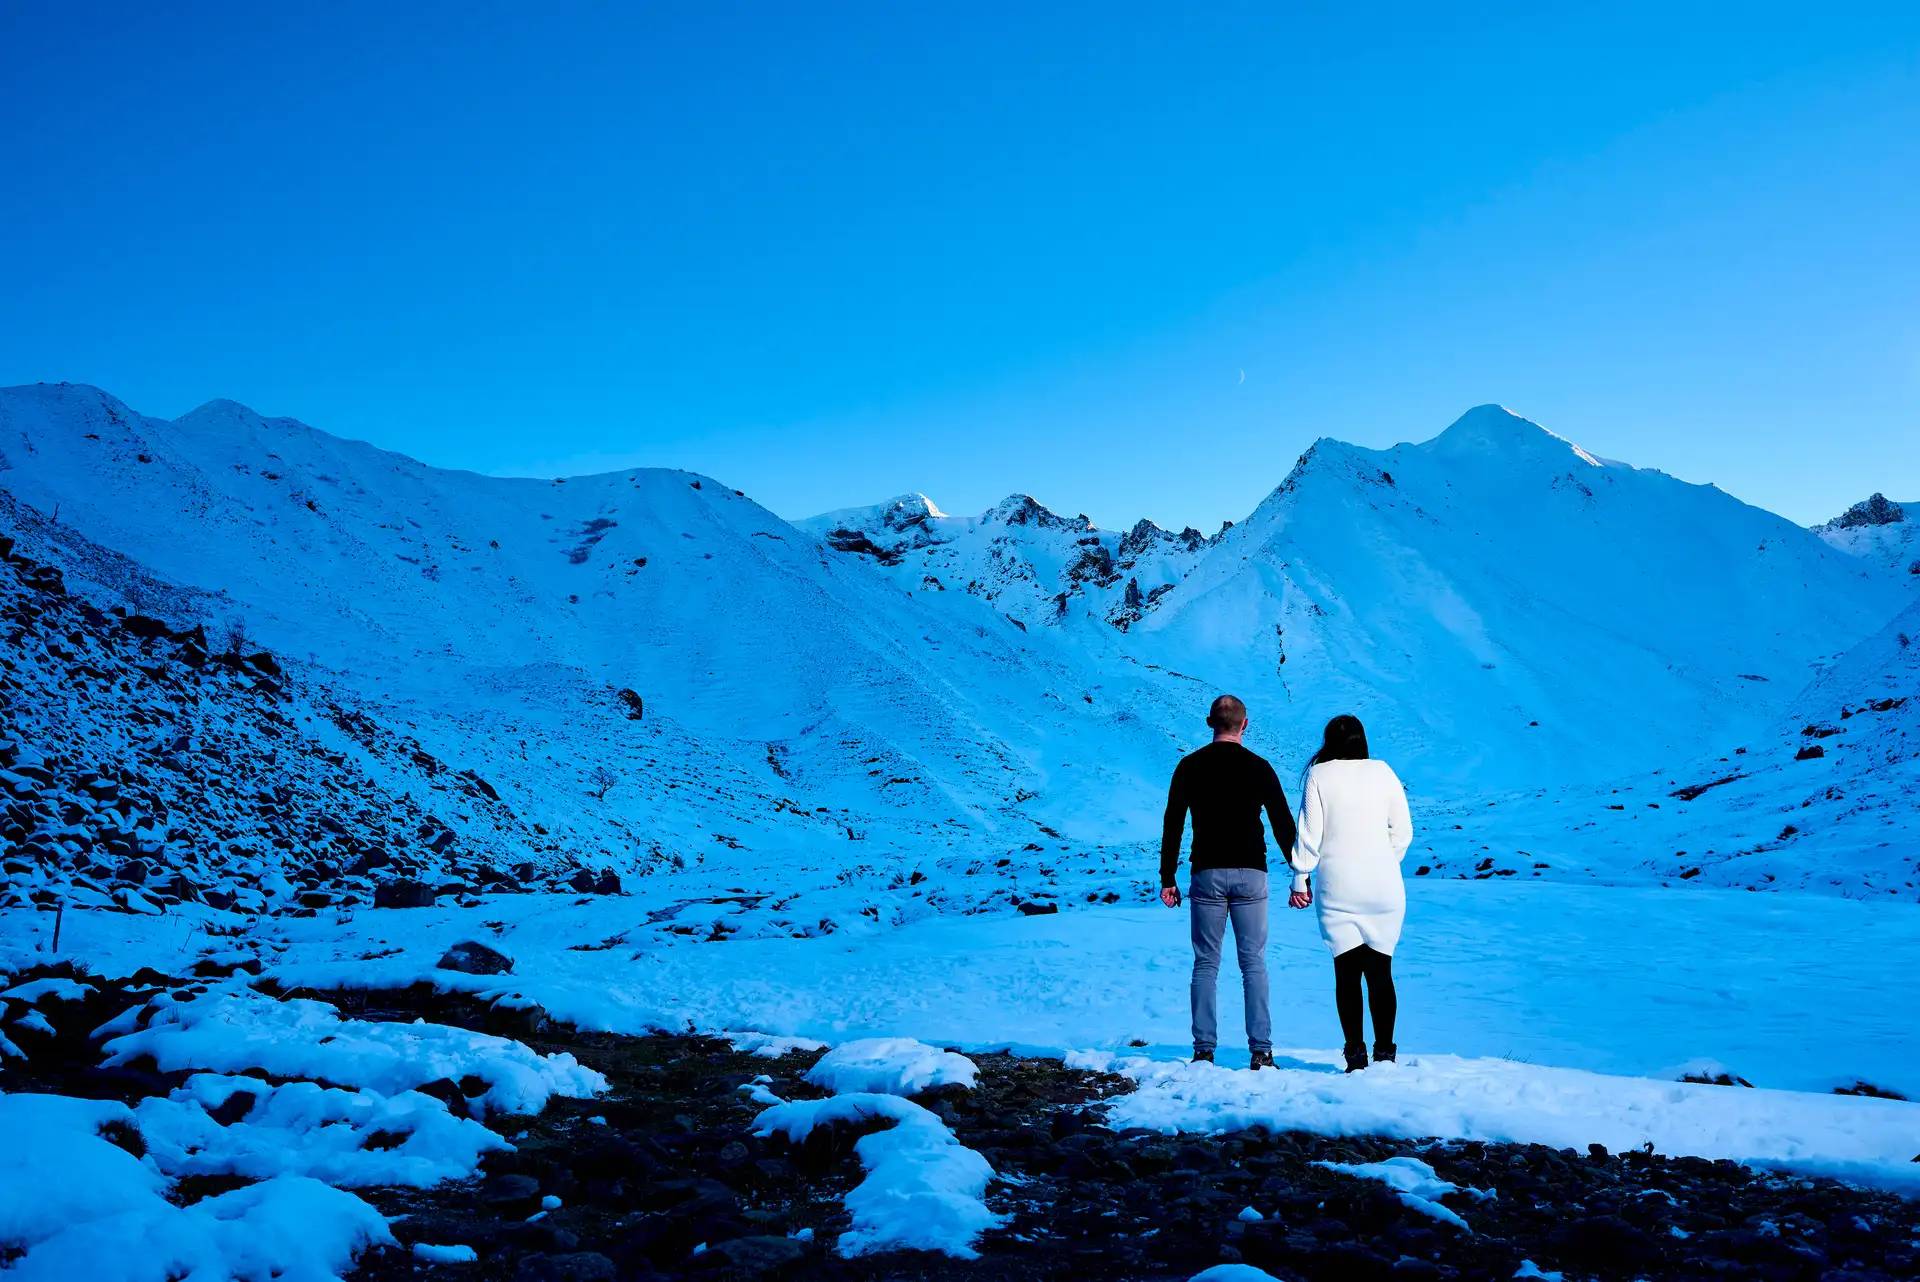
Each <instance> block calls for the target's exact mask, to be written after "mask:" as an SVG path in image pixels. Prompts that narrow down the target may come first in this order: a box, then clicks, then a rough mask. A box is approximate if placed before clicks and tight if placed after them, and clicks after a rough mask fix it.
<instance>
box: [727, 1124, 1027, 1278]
mask: <svg viewBox="0 0 1920 1282" xmlns="http://www.w3.org/2000/svg"><path fill="white" fill-rule="evenodd" d="M874 1121H891V1122H892V1123H893V1125H892V1126H891V1127H890V1128H888V1129H886V1130H882V1131H876V1132H874V1133H873V1134H870V1135H864V1136H862V1137H861V1138H860V1140H859V1141H858V1142H857V1143H856V1144H855V1145H854V1152H855V1154H857V1155H858V1156H859V1158H860V1163H861V1165H862V1166H863V1167H865V1168H866V1172H867V1175H866V1178H865V1179H864V1180H862V1181H861V1182H860V1183H859V1184H858V1185H857V1186H855V1187H854V1189H853V1190H852V1191H851V1192H849V1193H848V1194H847V1210H848V1212H849V1213H851V1215H852V1216H853V1227H852V1228H851V1229H849V1230H848V1231H847V1232H846V1233H843V1234H842V1235H841V1236H840V1241H839V1245H838V1250H839V1251H840V1254H842V1255H846V1256H857V1255H867V1254H871V1253H872V1252H874V1251H884V1250H895V1249H909V1250H921V1251H939V1252H942V1253H944V1254H947V1255H951V1256H954V1257H956V1258H959V1259H965V1260H970V1259H973V1258H975V1257H976V1256H977V1255H978V1254H979V1252H978V1251H976V1250H975V1249H974V1246H973V1243H974V1240H975V1239H976V1238H978V1237H979V1236H980V1234H982V1233H984V1232H986V1231H987V1230H988V1229H990V1228H993V1227H994V1226H995V1225H997V1224H999V1223H1001V1222H1002V1218H1003V1217H1001V1216H999V1215H997V1214H995V1213H994V1212H992V1211H990V1210H988V1209H987V1205H986V1203H985V1202H984V1201H983V1200H982V1198H983V1195H984V1194H985V1193H986V1190H987V1185H988V1184H989V1183H990V1182H991V1181H992V1179H993V1168H992V1167H991V1166H989V1165H988V1164H987V1160H986V1159H985V1158H983V1157H981V1156H980V1155H979V1154H978V1153H976V1152H974V1151H973V1150H972V1149H970V1148H967V1147H965V1146H964V1145H962V1144H961V1143H960V1142H959V1141H958V1140H957V1139H955V1138H954V1135H953V1132H952V1131H950V1130H948V1129H947V1127H946V1124H945V1123H944V1122H942V1121H941V1120H940V1119H939V1118H938V1117H936V1116H934V1115H933V1114H932V1113H930V1112H928V1111H927V1110H926V1109H924V1108H922V1107H921V1106H920V1105H918V1104H915V1103H914V1102H913V1101H911V1100H907V1099H902V1098H900V1097H899V1096H897V1095H874V1094H849V1095H836V1096H834V1097H832V1098H830V1099H824V1100H795V1101H793V1102H792V1103H786V1104H779V1105H776V1106H774V1107H772V1108H769V1109H768V1110H766V1111H765V1112H764V1113H762V1114H760V1116H759V1117H758V1118H757V1119H756V1120H755V1122H754V1133H755V1134H757V1135H762V1136H767V1135H775V1134H779V1135H784V1136H786V1138H787V1140H788V1141H789V1142H791V1143H799V1142H800V1141H801V1140H804V1139H805V1138H806V1137H807V1136H808V1134H810V1133H811V1132H812V1131H813V1129H814V1128H815V1127H817V1126H824V1125H833V1124H843V1125H854V1126H858V1125H865V1124H867V1123H870V1122H874Z"/></svg>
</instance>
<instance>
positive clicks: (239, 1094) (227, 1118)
mask: <svg viewBox="0 0 1920 1282" xmlns="http://www.w3.org/2000/svg"><path fill="white" fill-rule="evenodd" d="M253 1105H254V1095H253V1092H252V1091H244V1090H243V1091H235V1092H234V1093H233V1094H231V1095H229V1096H227V1098H226V1099H225V1100H224V1101H223V1102H222V1103H221V1104H220V1106H219V1107H218V1108H210V1109H208V1110H207V1116H208V1117H211V1118H212V1119H213V1120H214V1121H216V1122H218V1123H220V1125H222V1126H232V1125H233V1124H234V1123H235V1122H238V1121H240V1120H241V1119H243V1118H245V1117H246V1115H247V1114H249V1113H251V1112H253Z"/></svg>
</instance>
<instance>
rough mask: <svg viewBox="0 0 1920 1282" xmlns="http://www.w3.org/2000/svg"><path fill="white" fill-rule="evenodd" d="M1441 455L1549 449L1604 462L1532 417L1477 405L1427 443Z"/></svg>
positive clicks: (1596, 463) (1594, 462)
mask: <svg viewBox="0 0 1920 1282" xmlns="http://www.w3.org/2000/svg"><path fill="white" fill-rule="evenodd" d="M1426 445H1427V448H1428V449H1430V450H1432V451H1433V452H1434V453H1437V454H1447V455H1456V456H1457V455H1468V454H1515V453H1523V452H1524V453H1538V452H1542V451H1546V450H1553V451H1561V450H1567V451H1571V452H1572V453H1573V454H1575V455H1577V456H1578V457H1579V458H1580V460H1581V461H1582V462H1585V463H1587V464H1589V465H1591V466H1593V467H1599V466H1601V463H1600V460H1599V459H1597V458H1595V457H1594V456H1593V455H1591V454H1589V453H1587V451H1585V450H1583V449H1581V448H1580V447H1579V446H1578V445H1575V444H1574V443H1573V442H1572V441H1569V440H1568V439H1567V438H1566V437H1564V436H1561V435H1560V434H1559V433H1557V432H1551V431H1548V430H1547V429H1546V428H1544V427H1542V426H1540V425H1539V424H1538V423H1536V422H1534V421H1533V420H1532V419H1530V418H1523V417H1522V416H1520V415H1518V414H1515V413H1514V412H1513V411H1512V410H1510V409H1508V408H1507V407H1506V406H1504V405H1495V404H1491V403H1489V404H1486V405H1476V406H1474V407H1473V408H1472V409H1470V410H1468V411H1467V412H1466V413H1464V414H1462V415H1461V416H1460V417H1459V418H1457V419H1455V420H1454V421H1453V423H1452V425H1451V426H1449V427H1448V428H1447V430H1446V431H1444V432H1442V433H1440V435H1438V436H1436V437H1434V438H1433V439H1432V440H1430V441H1428V442H1427V443H1426Z"/></svg>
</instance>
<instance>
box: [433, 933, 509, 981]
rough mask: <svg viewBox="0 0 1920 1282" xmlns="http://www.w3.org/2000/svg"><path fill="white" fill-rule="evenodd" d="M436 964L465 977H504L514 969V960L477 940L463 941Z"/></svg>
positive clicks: (450, 949)
mask: <svg viewBox="0 0 1920 1282" xmlns="http://www.w3.org/2000/svg"><path fill="white" fill-rule="evenodd" d="M436 964H437V965H438V966H439V967H440V969H442V970H457V971H459V972H460V973H461V974H463V975H504V974H506V973H507V972H508V971H510V970H512V969H513V958H511V957H509V956H507V955H506V954H505V953H503V952H501V951H500V950H499V949H497V948H489V947H488V946H487V945H485V944H483V943H481V942H480V941H479V940H477V939H463V940H461V941H460V942H459V943H457V944H455V945H454V946H453V947H451V948H449V949H447V951H446V952H445V954H443V955H442V956H441V958H440V960H439V962H438V963H436Z"/></svg>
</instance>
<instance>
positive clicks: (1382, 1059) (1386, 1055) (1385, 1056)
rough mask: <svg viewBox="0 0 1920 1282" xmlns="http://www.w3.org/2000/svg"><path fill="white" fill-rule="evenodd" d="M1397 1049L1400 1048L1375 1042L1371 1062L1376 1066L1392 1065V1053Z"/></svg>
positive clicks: (1386, 1043) (1388, 1043)
mask: <svg viewBox="0 0 1920 1282" xmlns="http://www.w3.org/2000/svg"><path fill="white" fill-rule="evenodd" d="M1399 1049H1400V1048H1399V1047H1397V1046H1395V1045H1394V1044H1393V1043H1392V1042H1375V1043H1374V1044H1373V1062H1374V1063H1376V1064H1391V1063H1393V1056H1394V1053H1395V1052H1396V1051H1398V1050H1399Z"/></svg>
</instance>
